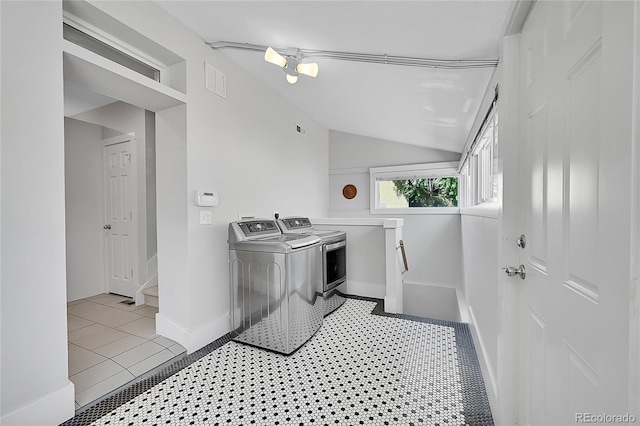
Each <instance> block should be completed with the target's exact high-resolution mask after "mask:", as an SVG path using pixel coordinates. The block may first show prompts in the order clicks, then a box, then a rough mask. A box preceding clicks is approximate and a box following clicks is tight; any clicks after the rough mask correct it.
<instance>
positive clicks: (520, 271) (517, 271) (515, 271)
mask: <svg viewBox="0 0 640 426" xmlns="http://www.w3.org/2000/svg"><path fill="white" fill-rule="evenodd" d="M502 269H504V272H505V273H506V274H507V275H508V276H510V277H513V276H514V275H518V276H520V278H522V279H523V280H524V278H525V277H526V276H527V271H526V270H525V269H524V265H520V266H519V267H518V268H514V267H513V266H505V267H504V268H502Z"/></svg>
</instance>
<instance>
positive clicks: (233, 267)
mask: <svg viewBox="0 0 640 426" xmlns="http://www.w3.org/2000/svg"><path fill="white" fill-rule="evenodd" d="M321 268H322V246H321V240H320V238H319V237H317V236H313V235H283V234H282V233H281V232H280V229H279V228H278V226H277V225H276V223H275V221H273V220H269V219H256V220H247V221H240V222H232V223H230V224H229V274H230V281H231V312H230V317H231V318H230V319H231V337H232V338H233V339H234V340H236V341H239V342H243V343H247V344H250V345H254V346H258V347H261V348H265V349H270V350H273V351H276V352H280V353H283V354H290V353H292V352H294V351H295V350H296V349H298V348H299V347H300V346H302V345H303V344H304V343H305V342H306V341H307V340H309V338H311V336H313V335H314V333H315V332H316V331H317V330H318V329H319V328H320V326H321V325H322V319H323V317H324V298H323V284H322V270H321Z"/></svg>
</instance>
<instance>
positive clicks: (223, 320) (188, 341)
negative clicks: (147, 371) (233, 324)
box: [156, 312, 230, 354]
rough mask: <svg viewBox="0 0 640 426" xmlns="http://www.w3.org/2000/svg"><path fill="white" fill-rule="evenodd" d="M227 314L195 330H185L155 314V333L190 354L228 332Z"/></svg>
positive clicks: (159, 314)
mask: <svg viewBox="0 0 640 426" xmlns="http://www.w3.org/2000/svg"><path fill="white" fill-rule="evenodd" d="M229 321H230V320H229V313H228V312H227V313H226V314H224V315H223V316H221V317H219V318H218V319H216V320H213V321H211V322H209V323H207V324H204V325H203V326H201V327H198V328H196V329H195V330H191V331H189V330H185V329H184V328H182V327H180V326H178V325H177V324H175V323H174V322H172V321H171V320H169V319H168V318H167V317H165V316H163V315H162V314H161V313H157V314H156V333H158V334H159V335H161V336H164V337H166V338H168V339H171V340H173V341H175V342H178V343H180V344H181V345H182V346H183V347H185V348H186V349H187V353H188V354H191V353H193V352H195V351H197V350H198V349H200V348H202V347H203V346H205V345H208V344H209V343H211V342H213V341H214V340H216V339H218V338H220V337H222V336H224V335H225V334H227V333H228V332H229V327H230V322H229Z"/></svg>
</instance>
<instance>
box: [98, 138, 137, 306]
mask: <svg viewBox="0 0 640 426" xmlns="http://www.w3.org/2000/svg"><path fill="white" fill-rule="evenodd" d="M104 143H105V147H104V179H105V184H104V189H105V191H104V193H105V218H106V224H105V228H106V229H105V232H106V233H107V290H108V291H109V292H110V293H116V294H121V295H124V296H129V297H135V287H136V286H135V284H136V279H137V274H135V270H134V265H135V253H136V247H137V245H136V211H135V210H136V209H135V205H136V173H135V172H136V167H135V143H134V140H133V137H132V136H129V135H126V136H124V137H119V138H115V139H109V140H106V141H104Z"/></svg>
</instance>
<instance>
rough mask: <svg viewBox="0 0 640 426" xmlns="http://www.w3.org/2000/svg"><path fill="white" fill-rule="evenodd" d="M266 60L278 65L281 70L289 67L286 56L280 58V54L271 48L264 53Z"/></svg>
mask: <svg viewBox="0 0 640 426" xmlns="http://www.w3.org/2000/svg"><path fill="white" fill-rule="evenodd" d="M264 60H265V61H267V62H271V63H272V64H275V65H278V66H279V67H281V68H282V67H284V66H285V65H287V59H286V58H285V57H284V56H280V54H279V53H278V52H276V51H275V50H273V49H272V48H270V47H267V50H266V51H265V52H264Z"/></svg>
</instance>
